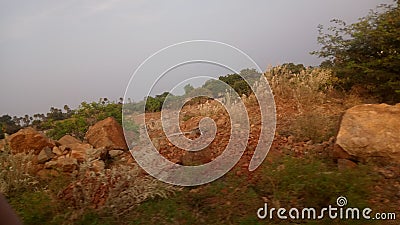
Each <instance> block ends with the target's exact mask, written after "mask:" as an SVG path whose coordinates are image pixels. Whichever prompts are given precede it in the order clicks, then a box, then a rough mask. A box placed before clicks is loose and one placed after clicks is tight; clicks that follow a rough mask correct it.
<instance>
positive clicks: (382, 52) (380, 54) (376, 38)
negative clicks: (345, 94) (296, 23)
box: [312, 4, 400, 103]
mask: <svg viewBox="0 0 400 225" xmlns="http://www.w3.org/2000/svg"><path fill="white" fill-rule="evenodd" d="M332 22H333V23H334V25H332V26H331V27H329V28H328V30H327V32H326V33H325V31H324V28H323V26H321V25H320V26H319V37H318V42H319V44H321V45H322V47H321V49H320V50H319V51H315V52H312V54H315V55H317V56H318V57H321V58H326V59H327V60H329V61H330V63H328V62H325V63H324V64H325V65H330V64H331V65H332V69H333V71H334V72H335V74H336V76H337V77H338V78H339V83H338V84H339V85H341V86H342V87H343V88H344V89H346V90H348V89H350V88H351V87H352V86H354V85H361V86H362V87H364V88H365V89H366V90H369V91H370V93H372V94H374V95H376V96H378V97H380V98H381V100H382V101H383V102H389V103H394V102H399V101H400V9H399V6H398V4H395V5H381V6H379V7H378V8H377V9H376V10H374V11H371V13H370V14H369V15H367V16H366V17H363V18H360V19H359V21H358V22H356V23H354V24H350V25H347V24H346V23H345V22H344V21H341V20H332Z"/></svg>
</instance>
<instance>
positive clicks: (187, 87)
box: [183, 84, 194, 95]
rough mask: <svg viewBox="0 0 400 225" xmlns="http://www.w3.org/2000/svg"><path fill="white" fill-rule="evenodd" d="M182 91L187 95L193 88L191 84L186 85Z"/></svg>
mask: <svg viewBox="0 0 400 225" xmlns="http://www.w3.org/2000/svg"><path fill="white" fill-rule="evenodd" d="M183 89H184V90H185V95H188V94H189V93H190V92H191V91H193V90H194V87H193V86H192V85H191V84H186V85H185V87H183Z"/></svg>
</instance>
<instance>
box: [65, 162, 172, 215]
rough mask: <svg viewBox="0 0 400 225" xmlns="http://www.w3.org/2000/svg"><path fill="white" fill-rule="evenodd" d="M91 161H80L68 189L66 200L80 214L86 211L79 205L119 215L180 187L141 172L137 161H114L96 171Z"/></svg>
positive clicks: (167, 194) (165, 195)
mask: <svg viewBox="0 0 400 225" xmlns="http://www.w3.org/2000/svg"><path fill="white" fill-rule="evenodd" d="M89 169H90V166H89V164H87V165H86V164H81V166H80V171H79V175H78V177H77V179H76V180H75V181H74V182H73V183H71V184H70V185H69V186H68V187H67V189H65V190H64V191H63V192H60V194H59V197H60V198H64V197H65V196H64V193H65V191H70V192H71V193H72V195H71V196H69V197H68V198H67V199H65V200H66V202H67V204H68V205H70V206H71V207H73V209H75V213H78V214H80V215H78V216H77V217H79V216H81V215H83V213H84V212H82V211H81V210H80V209H87V208H90V209H94V210H95V211H96V212H97V213H100V214H106V215H112V216H116V217H117V216H120V215H122V214H125V213H127V212H129V211H130V210H132V209H133V208H134V207H136V206H137V205H138V204H140V203H141V202H143V201H146V200H147V199H150V198H155V197H156V196H159V197H162V198H167V197H168V196H169V195H170V194H173V193H174V192H175V191H177V190H180V189H179V188H176V187H174V186H172V185H168V184H165V183H163V182H161V181H158V180H156V179H155V178H153V177H151V176H149V175H144V174H141V173H140V168H139V166H138V165H136V164H134V165H115V166H114V167H112V168H110V169H106V170H105V171H104V172H100V173H98V174H96V173H95V172H93V171H90V170H89Z"/></svg>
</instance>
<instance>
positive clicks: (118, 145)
mask: <svg viewBox="0 0 400 225" xmlns="http://www.w3.org/2000/svg"><path fill="white" fill-rule="evenodd" d="M85 140H87V142H88V143H89V144H91V145H93V147H95V148H105V149H107V150H111V149H118V150H128V146H127V145H126V142H125V137H124V132H123V130H122V127H121V125H120V124H119V123H118V122H117V121H116V120H115V119H114V118H112V117H108V118H106V119H104V120H102V121H99V122H97V123H96V124H95V125H93V126H91V127H90V128H89V130H88V131H87V132H86V135H85Z"/></svg>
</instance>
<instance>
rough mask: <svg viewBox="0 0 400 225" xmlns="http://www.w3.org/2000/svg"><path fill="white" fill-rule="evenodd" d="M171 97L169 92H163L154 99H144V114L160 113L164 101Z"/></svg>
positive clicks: (149, 97)
mask: <svg viewBox="0 0 400 225" xmlns="http://www.w3.org/2000/svg"><path fill="white" fill-rule="evenodd" d="M168 95H169V96H173V95H172V94H171V93H169V92H164V93H162V94H161V95H156V96H155V97H151V96H148V97H147V99H146V108H145V111H146V112H159V111H161V109H162V107H163V104H164V101H165V99H166V98H167V96H168Z"/></svg>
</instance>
